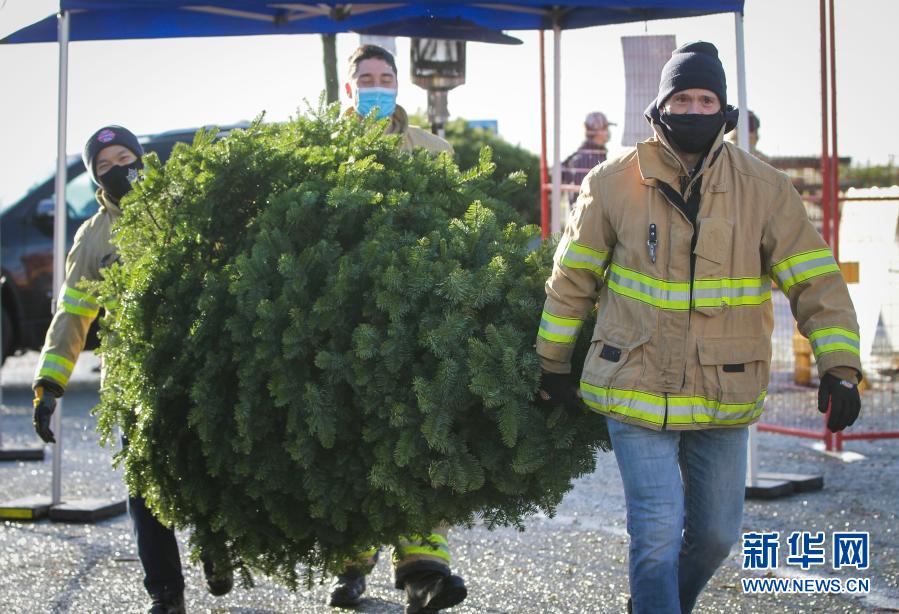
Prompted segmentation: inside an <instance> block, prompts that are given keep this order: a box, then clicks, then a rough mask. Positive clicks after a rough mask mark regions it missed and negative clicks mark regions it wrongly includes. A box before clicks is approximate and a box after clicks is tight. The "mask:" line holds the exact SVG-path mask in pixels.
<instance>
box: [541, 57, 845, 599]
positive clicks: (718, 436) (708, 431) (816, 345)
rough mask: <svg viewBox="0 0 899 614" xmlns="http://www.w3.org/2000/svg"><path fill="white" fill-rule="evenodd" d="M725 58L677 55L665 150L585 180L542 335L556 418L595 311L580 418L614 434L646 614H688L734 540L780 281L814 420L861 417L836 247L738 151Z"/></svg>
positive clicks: (669, 87) (782, 185)
mask: <svg viewBox="0 0 899 614" xmlns="http://www.w3.org/2000/svg"><path fill="white" fill-rule="evenodd" d="M726 103H727V97H726V84H725V77H724V69H723V67H722V65H721V62H720V61H719V59H718V50H717V49H716V48H715V46H714V45H712V44H710V43H705V42H696V43H690V44H687V45H684V46H682V47H680V48H678V49H676V50H675V51H674V52H673V53H672V56H671V59H670V60H669V61H668V62H667V63H666V65H665V67H664V68H663V70H662V78H661V82H660V85H659V93H658V96H657V97H656V99H655V100H654V101H653V102H652V104H650V106H649V108H648V109H647V110H646V117H647V120H648V121H649V123H650V125H651V126H652V128H653V130H654V131H655V136H654V137H653V138H651V139H649V140H647V141H645V142H642V143H639V144H638V145H637V147H636V148H635V149H631V150H630V151H628V152H626V153H624V154H623V155H621V156H620V157H618V158H617V159H615V160H612V161H609V162H606V163H605V164H603V165H601V166H599V167H597V168H595V169H593V170H592V171H591V172H590V173H589V174H588V175H587V177H586V178H585V180H584V183H583V185H582V188H581V194H580V197H579V198H578V202H577V205H576V206H575V211H574V214H573V216H572V219H571V221H570V223H569V225H568V228H567V230H566V233H565V235H564V237H563V239H562V242H561V243H560V245H559V248H558V251H557V252H556V260H555V265H554V267H553V271H552V276H551V277H550V278H549V280H548V281H547V283H546V294H547V299H546V303H545V305H544V311H543V318H542V321H541V323H540V329H539V332H538V336H537V353H538V354H539V355H540V359H541V366H542V368H543V371H544V373H543V377H542V381H541V391H540V397H541V399H543V400H544V402H546V403H551V404H555V403H563V404H564V405H566V406H569V407H571V408H572V409H574V408H580V407H582V405H581V400H579V399H578V398H577V396H576V393H575V391H574V390H573V389H571V388H570V387H569V384H568V383H567V382H568V381H569V380H568V378H567V376H565V375H563V374H567V373H569V372H570V370H571V362H570V361H571V355H572V351H573V349H574V344H575V341H576V340H577V338H578V333H579V330H580V327H581V325H582V323H583V321H584V320H585V319H586V317H587V314H588V313H589V312H590V311H591V310H592V309H593V308H594V305H595V304H596V300H597V295H598V296H599V308H598V313H597V318H596V328H595V329H594V331H593V335H592V340H593V343H592V345H591V349H590V352H589V353H588V355H587V358H586V360H585V362H584V365H583V373H582V374H581V378H580V392H581V397H582V399H583V402H584V403H586V404H587V405H588V406H589V407H590V408H591V409H593V410H595V411H597V412H599V413H600V414H603V415H604V416H606V417H607V418H608V420H607V422H608V428H609V434H610V435H611V439H612V445H613V447H614V450H615V457H616V459H617V461H618V466H619V469H620V470H621V477H622V481H623V482H624V492H625V498H626V503H627V529H628V534H629V535H630V540H631V543H630V561H629V572H630V573H629V575H630V589H631V597H632V606H633V611H635V612H638V613H640V614H642V613H645V612H690V611H692V609H693V607H694V605H695V604H696V600H697V598H698V597H699V593H700V592H701V591H702V589H703V587H704V586H705V585H706V583H707V582H708V581H709V579H710V578H711V577H712V574H714V573H715V570H716V569H717V568H718V566H719V565H720V564H721V562H722V561H723V560H724V559H725V558H726V557H727V555H728V553H729V552H730V549H731V546H732V545H733V544H734V542H735V541H736V540H737V539H738V537H739V533H740V526H741V522H742V515H743V497H744V489H745V477H746V443H747V434H748V428H747V427H748V426H749V425H750V424H752V423H754V422H756V421H757V420H758V419H759V417H760V416H761V414H762V411H763V410H764V399H765V389H766V387H767V385H768V373H769V367H770V360H771V335H772V332H773V328H774V317H773V310H772V306H771V280H772V278H773V279H774V281H776V282H777V285H778V286H779V287H780V290H781V291H783V292H784V294H785V295H786V296H787V298H788V299H789V301H790V307H791V308H792V311H793V315H794V317H795V318H796V319H797V321H798V324H799V330H800V331H801V332H802V334H803V335H805V336H806V337H808V338H809V341H811V344H812V348H813V350H814V352H815V358H816V360H817V364H818V371H819V373H820V375H821V383H820V388H819V393H818V410H819V411H821V412H822V413H824V412H828V411H829V415H828V422H827V425H828V428H829V429H830V430H831V431H841V430H843V429H844V428H846V427H847V426H850V425H852V424H853V423H854V422H855V420H856V418H857V417H858V414H859V410H860V407H861V402H860V398H859V393H858V388H857V384H858V383H859V381H860V379H861V362H860V359H859V337H858V323H857V321H856V317H855V311H854V309H853V306H852V301H851V300H850V298H849V292H848V290H847V288H846V283H845V282H844V281H843V277H842V275H841V274H840V268H839V266H838V265H837V263H836V261H835V260H834V257H833V255H832V253H831V251H830V248H829V247H828V246H827V245H826V244H825V243H824V241H823V240H822V238H821V235H819V234H818V232H817V231H816V230H815V228H814V226H812V224H811V223H810V222H809V220H808V218H807V217H806V213H805V209H804V207H803V205H802V201H801V200H800V198H799V195H798V193H797V192H796V190H795V189H794V188H793V186H792V185H791V184H790V181H789V179H788V178H787V176H786V175H784V174H782V173H780V172H778V171H777V170H775V169H774V168H772V167H770V166H769V165H767V164H766V163H764V162H762V161H761V160H759V159H758V158H756V157H755V156H753V155H752V154H750V153H749V152H746V151H744V150H742V149H739V148H737V147H736V146H734V145H732V144H730V143H724V142H723V138H724V134H725V132H728V131H729V130H731V129H732V128H733V127H734V125H735V124H736V117H737V112H736V109H734V108H733V107H728V106H727V104H726Z"/></svg>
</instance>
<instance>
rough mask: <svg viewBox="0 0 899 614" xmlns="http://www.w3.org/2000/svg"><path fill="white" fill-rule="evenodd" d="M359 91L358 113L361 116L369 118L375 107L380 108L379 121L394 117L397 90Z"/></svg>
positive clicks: (368, 88) (371, 88)
mask: <svg viewBox="0 0 899 614" xmlns="http://www.w3.org/2000/svg"><path fill="white" fill-rule="evenodd" d="M358 91H359V94H358V96H359V99H358V101H357V102H356V112H357V113H358V114H359V115H362V116H363V117H367V116H368V114H369V113H371V111H372V109H374V108H375V107H378V115H377V117H378V119H384V118H385V117H390V116H391V115H393V110H394V109H395V108H396V90H392V89H389V88H386V87H366V88H361V87H360V88H359V90H358Z"/></svg>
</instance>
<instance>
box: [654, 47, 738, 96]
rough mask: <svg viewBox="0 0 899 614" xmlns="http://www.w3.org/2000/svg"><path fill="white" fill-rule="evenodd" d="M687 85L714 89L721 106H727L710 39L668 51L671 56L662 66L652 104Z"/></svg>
mask: <svg viewBox="0 0 899 614" xmlns="http://www.w3.org/2000/svg"><path fill="white" fill-rule="evenodd" d="M691 88H701V89H704V90H711V91H713V92H715V94H716V95H717V96H718V102H720V103H721V108H722V109H724V108H726V107H727V80H726V79H725V77H724V67H723V66H722V65H721V60H719V59H718V49H717V47H715V45H713V44H712V43H706V42H704V41H697V42H695V43H687V44H686V45H681V46H680V47H678V48H677V49H675V50H674V51H672V52H671V58H670V59H669V60H668V61H667V62H666V63H665V66H664V67H662V77H661V79H660V80H659V95H658V96H657V97H656V99H655V107H656V108H657V109H661V108H662V105H663V104H664V103H665V101H666V100H668V98H669V97H670V96H671V95H672V94H674V93H675V92H680V91H682V90H688V89H691Z"/></svg>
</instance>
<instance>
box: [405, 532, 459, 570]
mask: <svg viewBox="0 0 899 614" xmlns="http://www.w3.org/2000/svg"><path fill="white" fill-rule="evenodd" d="M431 544H436V545H431ZM412 555H419V556H433V557H437V558H440V559H443V560H444V561H446V562H447V563H449V562H450V560H451V558H452V557H451V556H450V553H449V542H447V540H446V537H444V536H443V535H440V534H439V533H431V534H430V535H427V536H420V535H410V536H408V537H402V538H400V551H399V552H397V553H394V559H395V560H402V559H403V558H405V557H408V556H412Z"/></svg>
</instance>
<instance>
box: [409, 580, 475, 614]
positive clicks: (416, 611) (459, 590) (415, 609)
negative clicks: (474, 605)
mask: <svg viewBox="0 0 899 614" xmlns="http://www.w3.org/2000/svg"><path fill="white" fill-rule="evenodd" d="M405 589H406V614H432V613H433V612H438V611H440V610H443V609H444V608H451V607H453V606H454V605H458V604H460V603H462V601H463V600H464V599H465V597H467V596H468V589H467V588H465V581H464V580H463V579H462V578H460V577H459V576H454V575H452V574H444V573H440V572H437V571H428V572H424V573H421V574H416V575H414V576H410V577H408V578H407V579H406V580H405Z"/></svg>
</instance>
